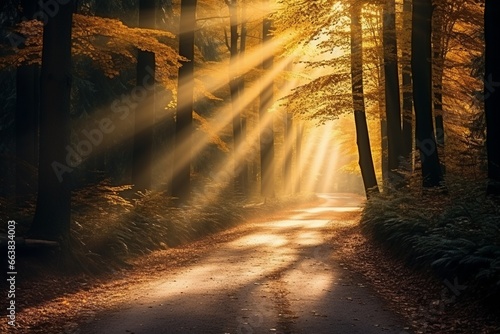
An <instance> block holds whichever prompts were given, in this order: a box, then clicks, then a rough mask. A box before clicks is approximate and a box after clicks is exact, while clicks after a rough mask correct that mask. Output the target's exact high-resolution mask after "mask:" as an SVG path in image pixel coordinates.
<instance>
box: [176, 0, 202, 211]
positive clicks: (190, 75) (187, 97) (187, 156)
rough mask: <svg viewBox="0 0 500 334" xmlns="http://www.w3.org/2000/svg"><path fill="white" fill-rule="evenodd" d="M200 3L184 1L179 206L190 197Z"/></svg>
mask: <svg viewBox="0 0 500 334" xmlns="http://www.w3.org/2000/svg"><path fill="white" fill-rule="evenodd" d="M196 5H197V0H182V1H181V17H180V32H179V55H180V56H182V57H184V58H186V61H184V62H183V63H182V66H181V67H180V68H179V79H178V85H177V110H176V122H175V151H174V166H173V167H174V168H173V170H174V171H173V175H172V196H174V197H176V198H178V200H179V202H180V203H183V202H186V201H187V200H188V199H189V197H190V194H191V160H192V153H191V148H190V145H191V136H192V132H193V92H194V32H195V30H196Z"/></svg>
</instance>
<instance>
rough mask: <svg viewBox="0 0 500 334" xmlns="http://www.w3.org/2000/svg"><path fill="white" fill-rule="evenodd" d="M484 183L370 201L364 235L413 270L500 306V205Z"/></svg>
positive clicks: (451, 182) (454, 184) (408, 192)
mask: <svg viewBox="0 0 500 334" xmlns="http://www.w3.org/2000/svg"><path fill="white" fill-rule="evenodd" d="M485 189H486V186H485V184H477V183H476V184H473V183H471V182H466V181H460V180H448V191H447V193H446V194H443V193H442V192H438V191H436V192H434V191H426V192H425V193H422V192H421V191H420V190H419V189H418V187H415V189H413V188H412V187H409V188H406V189H401V190H391V191H390V192H389V193H388V194H381V195H380V196H374V197H373V198H372V199H370V200H369V201H368V202H367V204H366V207H365V209H364V211H363V214H362V219H361V227H362V229H363V232H364V233H365V234H367V235H368V236H369V237H371V238H373V239H374V240H376V241H378V242H380V243H381V244H383V245H384V246H385V247H387V248H388V249H389V250H390V251H391V252H392V253H393V254H394V255H396V256H398V257H400V258H402V259H404V260H405V261H406V262H407V263H408V264H409V265H410V266H412V267H415V268H418V269H423V270H429V271H432V272H433V273H434V274H435V275H437V276H438V277H439V278H440V279H442V280H445V279H447V280H449V281H450V282H454V281H455V280H458V282H460V284H462V285H467V286H468V288H467V290H468V291H467V293H470V294H476V295H477V296H478V297H480V298H483V299H484V300H485V301H487V302H488V303H493V304H496V305H497V306H498V305H499V304H500V303H499V300H500V298H499V297H500V207H499V205H498V203H497V202H495V201H494V200H492V199H491V198H488V197H487V196H486V195H485Z"/></svg>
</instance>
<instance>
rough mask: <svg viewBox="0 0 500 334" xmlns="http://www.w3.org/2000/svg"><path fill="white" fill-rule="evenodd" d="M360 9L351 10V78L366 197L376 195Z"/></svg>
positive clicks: (356, 7)
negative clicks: (364, 75) (369, 133)
mask: <svg viewBox="0 0 500 334" xmlns="http://www.w3.org/2000/svg"><path fill="white" fill-rule="evenodd" d="M360 16H361V7H360V6H353V7H352V8H351V77H352V98H353V107H354V121H355V123H356V137H357V139H356V143H357V145H358V153H359V167H360V169H361V176H362V178H363V184H364V187H365V192H366V196H367V197H370V195H372V194H374V193H378V192H379V190H378V185H377V178H376V176H375V169H374V167H373V158H372V152H371V147H370V137H369V135H368V124H367V123H366V114H365V101H364V91H363V47H362V39H363V33H362V27H361V17H360Z"/></svg>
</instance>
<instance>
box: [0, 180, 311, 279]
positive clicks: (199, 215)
mask: <svg viewBox="0 0 500 334" xmlns="http://www.w3.org/2000/svg"><path fill="white" fill-rule="evenodd" d="M314 199H315V197H314V196H310V195H308V196H298V197H289V198H284V199H273V200H268V201H267V202H266V203H259V202H258V203H253V204H251V205H249V201H248V200H242V199H241V198H239V199H238V198H236V197H235V196H232V195H231V194H229V193H221V194H220V196H219V197H218V198H217V200H213V201H206V200H203V199H199V198H198V200H196V198H195V201H193V203H188V204H186V205H183V206H176V205H174V202H173V199H172V198H171V197H169V196H168V195H167V194H166V193H164V192H158V191H151V192H149V191H148V192H147V193H134V192H133V190H132V189H131V187H130V186H112V185H110V184H109V183H108V182H102V183H100V184H97V185H95V186H92V187H87V188H83V189H79V190H76V191H74V192H73V195H72V218H71V219H72V222H71V233H70V238H69V240H68V241H67V244H65V245H62V247H61V248H60V249H57V250H49V251H48V252H47V254H35V255H36V256H35V258H34V259H33V260H32V261H29V260H28V261H25V262H26V263H29V264H28V265H29V266H30V271H32V272H33V273H36V272H39V273H40V274H43V273H44V272H46V271H47V270H61V269H62V270H63V271H65V272H70V273H78V272H86V273H89V274H98V273H102V272H107V271H110V270H117V269H120V268H124V267H128V266H129V264H128V263H129V262H130V261H129V260H131V259H133V258H134V257H137V256H141V255H144V254H147V253H150V252H152V251H154V250H158V249H165V248H168V247H175V246H177V245H180V244H184V243H187V242H190V241H194V240H196V239H199V238H201V237H203V236H206V235H209V234H211V233H214V232H217V231H221V230H223V229H227V228H229V227H231V226H235V225H237V224H240V223H242V222H244V221H246V220H247V219H248V218H251V217H252V216H256V215H262V214H266V213H268V212H272V211H274V210H277V209H281V208H284V207H286V206H291V205H296V204H298V203H304V202H308V201H312V200H314ZM250 203H251V202H250ZM2 204H5V205H2V207H3V208H5V207H8V206H9V205H12V204H9V203H7V202H5V203H2ZM33 211H34V205H31V206H30V207H28V208H26V209H25V210H24V211H23V212H21V215H22V216H23V218H22V219H20V221H21V223H20V226H19V234H18V235H19V236H21V235H23V234H24V232H25V231H27V230H28V228H29V224H30V222H31V218H30V217H32V214H33V213H34V212H33ZM42 255H43V256H42Z"/></svg>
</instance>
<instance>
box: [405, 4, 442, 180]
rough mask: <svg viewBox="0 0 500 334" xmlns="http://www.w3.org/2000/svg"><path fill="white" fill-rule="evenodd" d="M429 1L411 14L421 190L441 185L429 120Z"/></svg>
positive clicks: (430, 94) (417, 7)
mask: <svg viewBox="0 0 500 334" xmlns="http://www.w3.org/2000/svg"><path fill="white" fill-rule="evenodd" d="M432 11H433V7H432V0H414V1H413V13H412V25H413V28H412V38H411V42H412V43H411V44H412V46H411V48H412V57H411V67H412V78H413V103H414V105H415V118H416V120H415V121H416V138H417V147H418V149H419V152H420V161H421V164H422V180H423V181H422V182H423V186H424V187H438V186H440V185H441V182H442V174H441V167H440V164H439V156H438V147H437V144H436V137H435V133H434V122H433V117H432V63H431V62H432V47H431V34H432Z"/></svg>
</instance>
